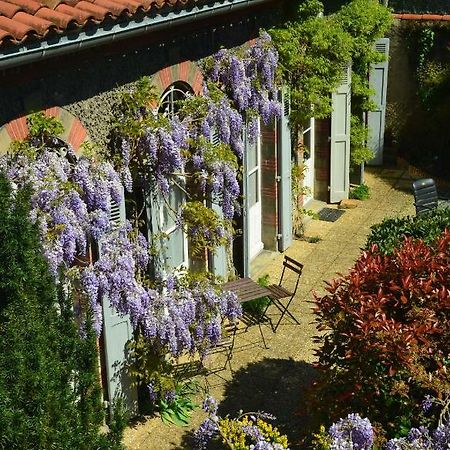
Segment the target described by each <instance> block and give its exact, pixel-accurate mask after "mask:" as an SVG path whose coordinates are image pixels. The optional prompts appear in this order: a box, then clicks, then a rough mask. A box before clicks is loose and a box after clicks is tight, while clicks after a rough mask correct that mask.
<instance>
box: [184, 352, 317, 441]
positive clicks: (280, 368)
mask: <svg viewBox="0 0 450 450" xmlns="http://www.w3.org/2000/svg"><path fill="white" fill-rule="evenodd" d="M315 373H316V371H315V369H314V368H313V367H312V365H311V364H308V363H306V362H304V361H295V360H293V359H278V358H264V359H263V360H262V361H258V362H253V363H249V364H248V365H247V366H245V367H243V368H241V369H239V370H238V371H236V372H235V373H234V375H233V379H232V380H231V381H229V382H227V384H226V386H225V389H224V399H223V400H222V402H221V403H220V406H219V414H220V415H221V416H226V415H227V414H229V415H230V416H232V417H235V416H236V415H238V414H239V411H244V412H257V411H264V412H268V413H271V414H273V415H274V416H275V417H276V418H277V420H276V421H275V422H274V425H276V426H277V427H278V428H279V430H280V431H281V432H282V433H283V434H286V435H287V436H288V438H289V442H290V444H291V445H290V448H291V449H295V448H300V438H301V433H302V431H304V429H305V426H307V424H306V417H305V414H304V411H302V410H303V407H302V403H303V401H306V400H304V399H305V396H306V392H307V390H308V388H309V387H310V386H311V384H312V382H313V380H314V378H315ZM190 448H192V435H191V433H186V434H185V436H184V437H183V444H182V445H181V446H180V447H178V448H177V449H176V450H185V449H190ZM211 448H212V447H211Z"/></svg>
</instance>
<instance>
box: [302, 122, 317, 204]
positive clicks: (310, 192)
mask: <svg viewBox="0 0 450 450" xmlns="http://www.w3.org/2000/svg"><path fill="white" fill-rule="evenodd" d="M314 125H315V122H314V119H310V121H309V126H308V127H307V128H306V129H305V130H304V131H303V144H304V146H305V153H304V156H303V158H304V159H303V164H304V165H305V173H304V179H303V185H304V187H305V194H304V197H303V204H305V203H306V202H308V201H309V200H312V199H313V198H314Z"/></svg>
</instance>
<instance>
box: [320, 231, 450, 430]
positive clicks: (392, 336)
mask: <svg viewBox="0 0 450 450" xmlns="http://www.w3.org/2000/svg"><path fill="white" fill-rule="evenodd" d="M449 259H450V232H449V231H448V230H445V231H444V232H443V233H442V234H441V235H440V236H439V237H438V239H437V240H436V242H434V243H433V244H431V245H427V244H425V243H424V242H423V241H421V240H418V239H413V238H407V239H405V240H404V241H403V243H402V244H401V245H400V246H399V247H398V248H396V249H395V251H394V252H393V254H392V255H388V256H386V255H383V254H381V253H380V252H379V251H378V250H377V249H376V247H375V246H374V247H373V248H372V249H371V250H368V251H366V252H364V253H363V255H362V256H361V257H360V258H359V260H358V261H357V263H356V264H355V266H354V268H353V269H351V270H350V273H349V274H348V275H346V276H342V277H340V278H338V279H336V280H333V281H332V282H330V283H329V285H328V288H327V290H328V294H327V295H325V296H323V297H316V313H317V325H318V329H319V330H320V331H321V332H322V333H321V335H320V336H319V337H318V338H317V339H318V342H319V343H320V348H319V350H318V352H317V356H318V364H317V367H318V368H319V369H320V373H321V376H320V379H319V381H318V383H317V386H316V390H315V391H314V396H313V399H314V404H313V405H312V407H313V408H314V412H315V413H316V412H317V411H321V412H322V413H323V417H322V420H327V421H328V420H329V419H332V420H333V419H337V418H338V417H340V416H343V415H344V414H347V413H350V412H354V411H358V412H359V413H360V414H364V415H366V416H369V417H371V418H372V419H374V420H375V421H376V422H378V423H379V424H380V429H384V430H385V431H390V432H398V430H400V432H401V430H402V429H405V430H407V429H409V428H410V427H411V426H417V425H419V424H420V423H421V419H423V415H422V414H421V411H422V408H421V402H422V400H423V399H424V398H425V397H426V395H431V396H433V397H436V398H441V399H442V398H445V396H446V392H447V391H449V390H450V379H449V377H448V374H447V366H448V365H449V363H450V361H449V356H448V355H449V354H450V301H449V300H450V299H449V293H448V292H449V291H448V290H449V287H450V285H449V283H450V265H449ZM433 414H434V415H433ZM437 419H438V415H436V411H431V413H430V416H429V417H428V419H427V420H428V422H429V423H430V422H431V423H432V424H433V425H436V423H437Z"/></svg>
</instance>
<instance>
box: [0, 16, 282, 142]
mask: <svg viewBox="0 0 450 450" xmlns="http://www.w3.org/2000/svg"><path fill="white" fill-rule="evenodd" d="M276 17H277V14H274V11H269V12H266V13H265V14H261V13H259V14H258V15H255V13H253V14H252V15H251V14H250V13H248V15H247V16H245V15H242V16H240V17H239V19H235V20H234V21H230V20H225V19H223V22H221V23H220V24H215V25H214V26H203V27H202V28H203V29H201V30H200V31H199V30H197V31H192V30H191V31H186V30H182V29H178V30H177V34H176V37H174V36H169V35H167V34H163V33H160V34H159V35H158V40H155V37H154V36H152V35H149V36H142V37H141V38H140V39H139V40H135V41H134V42H133V43H132V44H131V45H130V43H129V42H128V43H127V42H124V43H115V44H114V47H104V48H96V49H95V51H92V50H90V51H89V52H86V53H78V54H76V53H75V54H73V55H68V56H67V57H65V58H60V59H53V60H52V59H49V60H48V61H45V62H42V63H39V64H34V65H32V66H21V67H18V68H15V69H10V70H8V71H6V72H3V73H0V126H1V125H3V124H5V123H7V122H9V121H10V120H12V119H14V118H16V117H18V116H21V115H23V114H26V113H29V112H30V111H33V110H40V109H43V108H46V107H49V106H61V107H62V108H65V109H67V110H68V111H70V112H71V113H72V114H74V115H75V116H76V117H78V118H79V119H80V121H81V122H82V123H83V125H84V126H85V127H86V129H87V131H88V133H89V135H90V137H91V139H92V140H93V141H94V142H95V143H97V144H99V145H101V146H103V145H105V144H106V142H107V136H108V131H109V129H110V123H111V121H112V119H113V118H114V110H115V105H116V104H117V99H118V94H119V93H120V92H121V91H123V90H124V89H130V88H131V87H132V86H133V83H135V82H136V80H138V79H139V78H140V77H142V76H144V75H148V76H151V75H153V74H155V73H156V72H158V71H159V70H161V69H163V68H165V67H169V66H171V65H174V64H178V63H180V62H182V61H186V60H191V61H198V60H200V59H202V58H204V57H206V56H209V55H211V54H213V53H214V52H215V51H217V50H218V49H220V48H221V47H228V48H229V47H233V46H237V45H241V44H243V43H245V42H246V41H248V40H249V39H253V38H255V37H257V35H258V30H259V28H260V27H267V26H269V25H270V23H271V22H272V21H273V20H274V19H275V18H276Z"/></svg>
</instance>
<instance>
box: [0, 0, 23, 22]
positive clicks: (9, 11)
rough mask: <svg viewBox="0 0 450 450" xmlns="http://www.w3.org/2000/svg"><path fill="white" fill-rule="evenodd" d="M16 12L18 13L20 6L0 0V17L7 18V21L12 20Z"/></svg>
mask: <svg viewBox="0 0 450 450" xmlns="http://www.w3.org/2000/svg"><path fill="white" fill-rule="evenodd" d="M18 11H20V6H17V5H14V4H13V3H9V2H4V1H2V0H0V16H5V17H8V19H12V17H13V16H14V14H16V12H18Z"/></svg>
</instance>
